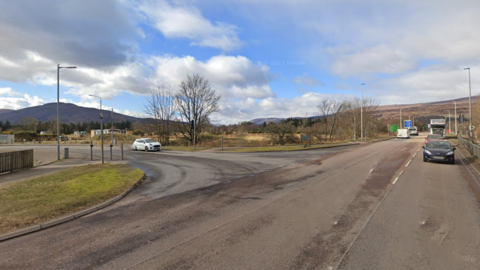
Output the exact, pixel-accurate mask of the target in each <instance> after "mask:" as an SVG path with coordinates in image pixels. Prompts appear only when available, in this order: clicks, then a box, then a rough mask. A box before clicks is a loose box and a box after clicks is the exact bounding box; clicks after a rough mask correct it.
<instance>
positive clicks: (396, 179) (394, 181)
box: [392, 171, 403, 185]
mask: <svg viewBox="0 0 480 270" xmlns="http://www.w3.org/2000/svg"><path fill="white" fill-rule="evenodd" d="M402 173H403V171H401V172H400V173H399V174H398V176H397V178H395V180H393V183H392V185H395V183H396V182H397V181H398V178H400V175H402Z"/></svg>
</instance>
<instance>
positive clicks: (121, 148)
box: [120, 143, 123, 160]
mask: <svg viewBox="0 0 480 270" xmlns="http://www.w3.org/2000/svg"><path fill="white" fill-rule="evenodd" d="M120 150H121V152H122V160H123V143H121V144H120Z"/></svg>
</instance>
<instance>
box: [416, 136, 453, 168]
mask: <svg viewBox="0 0 480 270" xmlns="http://www.w3.org/2000/svg"><path fill="white" fill-rule="evenodd" d="M422 148H423V161H424V162H427V161H442V162H448V163H450V164H455V154H454V153H453V151H455V149H456V148H455V147H453V146H452V145H451V144H450V143H449V142H448V141H442V140H431V141H429V142H428V143H427V145H425V146H422Z"/></svg>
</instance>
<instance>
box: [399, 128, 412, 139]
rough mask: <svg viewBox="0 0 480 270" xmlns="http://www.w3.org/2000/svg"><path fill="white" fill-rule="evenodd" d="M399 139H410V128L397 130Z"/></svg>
mask: <svg viewBox="0 0 480 270" xmlns="http://www.w3.org/2000/svg"><path fill="white" fill-rule="evenodd" d="M397 138H398V139H410V130H409V129H408V128H401V129H398V130H397Z"/></svg>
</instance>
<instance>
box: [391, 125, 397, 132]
mask: <svg viewBox="0 0 480 270" xmlns="http://www.w3.org/2000/svg"><path fill="white" fill-rule="evenodd" d="M390 131H391V132H397V131H398V125H391V126H390Z"/></svg>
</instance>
